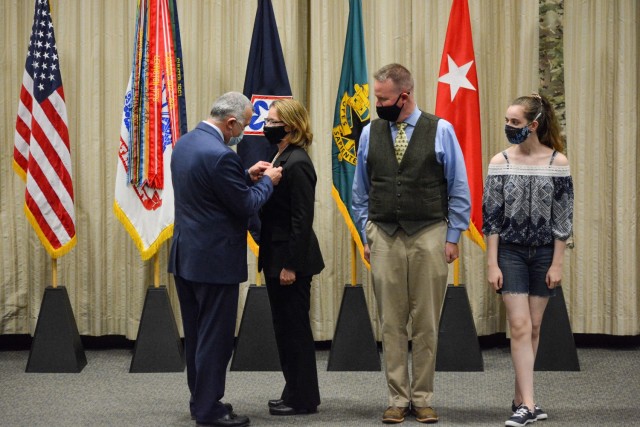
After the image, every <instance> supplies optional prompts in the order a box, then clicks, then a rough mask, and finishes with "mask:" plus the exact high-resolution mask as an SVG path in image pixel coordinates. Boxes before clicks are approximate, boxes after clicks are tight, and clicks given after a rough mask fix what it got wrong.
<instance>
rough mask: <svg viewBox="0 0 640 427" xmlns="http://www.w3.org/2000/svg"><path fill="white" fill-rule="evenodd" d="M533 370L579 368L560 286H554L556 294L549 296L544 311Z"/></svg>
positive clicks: (575, 369)
mask: <svg viewBox="0 0 640 427" xmlns="http://www.w3.org/2000/svg"><path fill="white" fill-rule="evenodd" d="M534 370H536V371H579V370H580V363H579V362H578V353H577V352H576V343H575V341H574V339H573V333H572V332H571V324H570V323H569V314H568V313H567V306H566V304H565V300H564V294H563V293H562V286H559V287H557V288H556V296H555V297H553V298H549V303H548V304H547V308H546V309H545V311H544V316H543V318H542V325H541V326H540V344H539V345H538V353H537V355H536V362H535V365H534Z"/></svg>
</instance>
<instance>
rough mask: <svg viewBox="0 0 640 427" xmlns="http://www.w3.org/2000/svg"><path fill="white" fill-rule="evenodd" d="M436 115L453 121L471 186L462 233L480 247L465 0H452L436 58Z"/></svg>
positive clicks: (478, 163)
mask: <svg viewBox="0 0 640 427" xmlns="http://www.w3.org/2000/svg"><path fill="white" fill-rule="evenodd" d="M436 116H438V117H442V118H443V119H445V120H447V121H448V122H450V123H451V124H452V125H453V128H454V129H455V131H456V136H457V137H458V141H459V142H460V147H461V148H462V153H463V154H464V162H465V165H466V167H467V177H468V180H469V189H470V190H471V222H470V223H469V229H468V230H467V231H466V232H465V234H466V235H467V237H469V238H470V239H471V240H472V241H474V242H475V243H477V244H478V245H479V246H480V247H481V248H482V249H483V250H484V249H485V243H484V239H483V236H482V150H481V139H482V138H481V132H480V100H479V95H478V76H477V74H476V61H475V56H474V54H473V39H472V36H471V20H470V19H469V5H468V4H467V0H453V4H452V5H451V14H450V15H449V25H448V27H447V37H446V39H445V42H444V49H443V51H442V61H441V62H440V73H439V78H438V93H437V96H436Z"/></svg>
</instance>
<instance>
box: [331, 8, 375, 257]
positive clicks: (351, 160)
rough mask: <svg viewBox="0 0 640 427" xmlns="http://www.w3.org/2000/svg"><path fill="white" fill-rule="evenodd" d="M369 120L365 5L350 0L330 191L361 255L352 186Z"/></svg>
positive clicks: (338, 97)
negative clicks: (363, 14)
mask: <svg viewBox="0 0 640 427" xmlns="http://www.w3.org/2000/svg"><path fill="white" fill-rule="evenodd" d="M369 120H370V114H369V83H368V82H367V56H366V52H365V48H364V31H363V29H362V4H361V2H360V0H349V23H348V25H347V37H346V40H345V45H344V56H343V58H342V72H341V73H340V85H339V86H338V96H337V98H336V107H335V112H334V116H333V142H332V145H331V155H332V160H333V164H332V166H333V188H332V190H331V194H332V196H333V198H334V200H335V201H336V204H337V205H338V209H339V210H340V213H342V216H343V217H344V220H345V222H346V223H347V227H348V228H349V231H350V232H351V236H352V238H353V240H354V241H355V243H356V245H357V246H358V248H359V249H360V254H363V246H362V239H361V238H360V233H359V232H358V230H357V228H356V226H355V224H354V221H353V212H351V186H352V184H353V175H354V173H355V169H356V161H357V158H356V157H357V153H358V142H359V140H360V133H361V132H362V129H363V128H364V127H365V126H366V125H367V123H369ZM363 259H364V258H363Z"/></svg>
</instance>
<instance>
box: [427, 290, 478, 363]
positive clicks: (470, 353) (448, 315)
mask: <svg viewBox="0 0 640 427" xmlns="http://www.w3.org/2000/svg"><path fill="white" fill-rule="evenodd" d="M483 370H484V364H483V361H482V353H481V352H480V343H479V342H478V335H477V333H476V326H475V323H474V322H473V316H472V315H471V306H470V305H469V297H468V296H467V289H466V288H465V287H464V285H460V286H454V285H449V286H447V294H446V296H445V299H444V306H443V307H442V314H441V315H440V330H439V331H438V354H437V357H436V371H458V372H474V371H483Z"/></svg>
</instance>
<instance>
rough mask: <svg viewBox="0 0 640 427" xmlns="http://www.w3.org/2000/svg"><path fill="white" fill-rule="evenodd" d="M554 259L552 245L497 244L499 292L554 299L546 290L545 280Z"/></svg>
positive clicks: (552, 293)
mask: <svg viewBox="0 0 640 427" xmlns="http://www.w3.org/2000/svg"><path fill="white" fill-rule="evenodd" d="M552 260H553V245H546V246H523V245H516V244H513V243H507V242H502V241H501V242H500V244H499V245H498V267H500V270H501V271H502V289H500V290H498V291H497V292H498V293H499V294H501V293H510V294H528V295H534V296H539V297H552V296H555V294H556V290H555V288H553V289H549V288H548V287H547V282H546V277H547V272H548V271H549V267H551V261H552Z"/></svg>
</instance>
